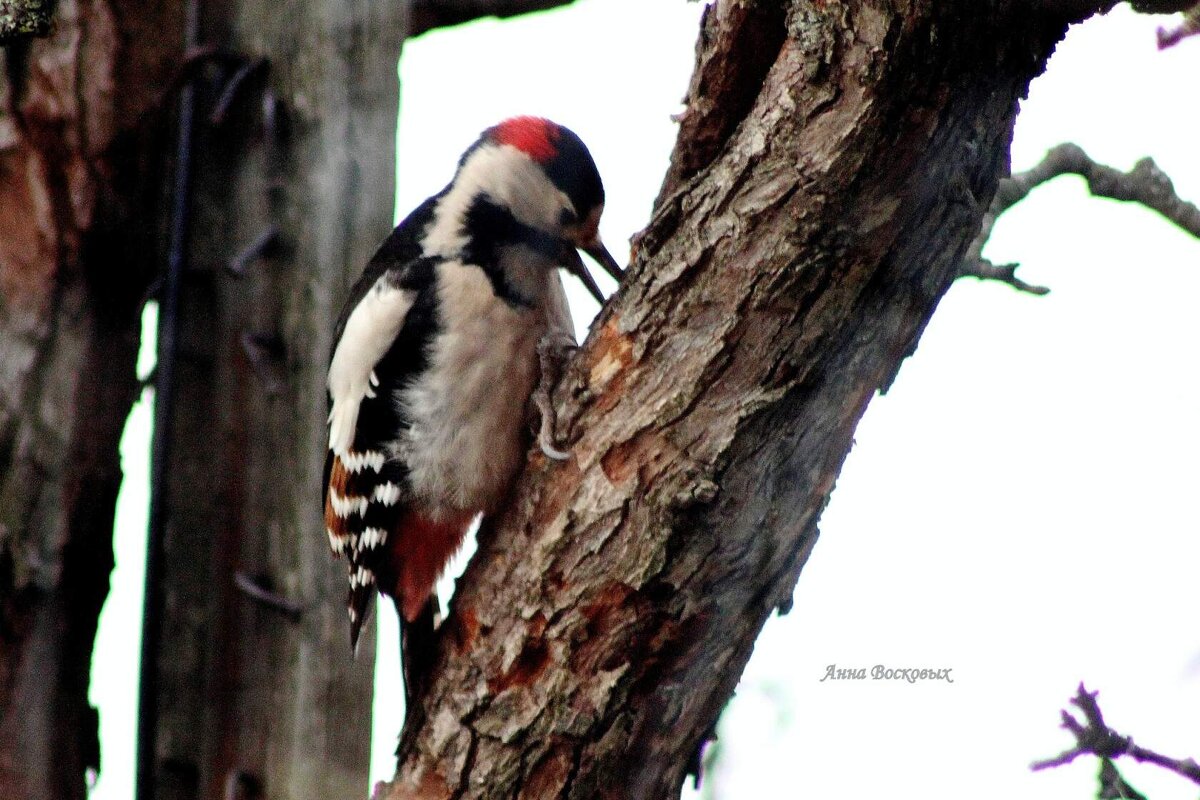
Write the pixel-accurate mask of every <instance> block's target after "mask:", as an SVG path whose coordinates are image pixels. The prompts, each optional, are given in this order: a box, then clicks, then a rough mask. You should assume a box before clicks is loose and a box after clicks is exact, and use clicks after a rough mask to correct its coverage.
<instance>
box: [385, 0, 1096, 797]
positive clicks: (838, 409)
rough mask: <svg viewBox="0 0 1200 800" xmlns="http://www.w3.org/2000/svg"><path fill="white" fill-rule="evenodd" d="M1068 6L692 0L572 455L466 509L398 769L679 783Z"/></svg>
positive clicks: (522, 783)
mask: <svg viewBox="0 0 1200 800" xmlns="http://www.w3.org/2000/svg"><path fill="white" fill-rule="evenodd" d="M1066 5H1069V6H1072V7H1073V8H1072V9H1071V11H1072V12H1078V13H1079V14H1080V15H1081V16H1082V15H1084V14H1086V13H1087V12H1088V11H1090V10H1095V9H1087V10H1082V9H1078V8H1074V6H1082V5H1084V4H1083V3H1067V4H1066ZM1110 5H1111V4H1110ZM1067 16H1068V15H1067V13H1066V12H1064V11H1063V10H1062V9H1061V8H1058V4H1055V3H1045V4H1038V3H1033V2H1008V1H1006V0H991V1H990V2H978V3H973V4H970V6H969V7H968V6H964V5H961V4H954V3H880V2H871V1H870V0H847V2H840V3H813V2H809V1H808V0H793V1H792V2H790V3H776V2H754V1H753V0H728V1H723V2H721V3H718V4H716V5H715V6H710V8H709V9H708V11H707V14H706V16H705V19H704V24H703V32H702V35H701V39H700V44H699V46H698V52H697V72H696V74H695V76H694V78H693V81H692V85H691V88H690V90H689V96H688V98H687V102H688V108H687V112H686V114H685V116H684V119H683V121H682V125H681V130H680V135H679V141H678V143H677V146H676V152H675V155H674V159H673V163H672V167H671V170H670V172H669V174H668V177H667V180H666V182H665V185H664V187H663V190H662V193H661V195H660V198H659V201H658V203H657V207H656V210H655V213H654V216H653V219H652V221H651V223H650V225H649V227H648V228H647V229H646V231H645V232H644V233H643V234H642V235H641V237H640V239H639V241H638V242H637V247H636V252H635V256H634V261H633V264H632V266H631V268H630V272H629V275H628V276H627V278H626V280H625V281H624V283H623V286H622V288H621V291H620V294H619V296H618V297H617V298H616V299H615V300H614V301H613V302H611V303H610V304H609V305H608V307H607V308H606V309H605V310H604V312H603V313H602V314H601V316H600V318H599V319H598V320H597V322H596V324H595V326H594V327H593V330H592V334H591V336H590V337H589V338H588V341H587V342H586V343H585V345H584V346H583V348H582V350H581V352H580V353H579V354H578V356H577V358H576V359H575V360H574V362H573V365H572V367H571V369H570V370H569V371H568V373H567V376H566V378H565V379H564V381H563V382H562V384H561V385H560V386H559V387H558V390H557V392H556V401H557V406H558V410H559V419H560V432H562V433H565V434H567V438H568V440H569V441H571V442H572V444H571V450H572V453H573V458H572V459H571V460H570V461H569V462H567V463H565V464H558V463H550V462H547V461H546V459H544V458H543V457H542V456H541V455H540V454H538V453H534V454H533V456H532V459H531V464H530V466H529V468H528V469H527V471H526V474H525V475H524V476H523V478H522V479H521V481H520V482H519V484H518V486H517V488H516V490H515V494H514V498H513V500H512V503H511V504H510V506H509V508H508V511H507V512H506V513H505V514H503V515H502V516H501V517H500V518H499V519H497V520H496V521H495V523H494V526H492V529H491V530H488V531H485V532H484V534H483V535H482V536H481V541H480V547H479V552H478V554H477V555H476V556H475V558H474V560H473V561H472V563H471V565H470V567H469V568H468V570H467V573H466V575H465V576H464V578H463V579H462V580H461V581H460V583H459V587H460V588H459V592H458V594H457V596H456V597H455V600H454V603H453V609H452V612H451V615H450V617H449V619H448V620H447V622H446V624H445V625H444V627H443V628H442V631H443V632H444V633H443V635H442V636H441V638H440V642H439V651H438V654H437V659H436V664H435V667H434V669H433V675H434V677H433V679H432V680H431V682H430V684H429V685H428V686H427V687H426V691H425V692H424V694H423V695H422V696H421V698H420V701H419V704H418V706H417V707H416V708H415V709H413V712H412V713H411V714H410V718H409V720H408V721H407V722H406V727H405V731H404V735H403V737H402V741H401V748H400V753H399V756H400V761H399V768H398V771H397V776H396V780H395V782H394V783H393V784H392V786H391V787H390V790H389V793H388V796H389V797H391V798H397V799H398V798H450V797H454V798H464V797H472V798H510V797H520V798H523V799H524V798H528V799H529V800H533V798H567V797H570V798H595V797H611V798H667V797H674V796H677V794H678V792H679V789H680V785H681V783H682V781H683V779H684V777H685V773H686V771H687V769H688V767H689V765H690V764H691V763H693V761H694V757H695V755H696V753H697V751H698V748H699V747H700V746H701V744H702V743H703V742H704V740H705V738H706V737H707V736H708V735H709V734H710V732H711V731H712V729H713V726H714V724H715V721H716V719H717V715H718V713H719V712H720V710H721V708H722V707H723V706H724V704H725V702H726V701H727V699H728V698H729V696H730V695H731V693H732V691H733V688H734V686H735V684H736V681H737V680H738V677H739V676H740V674H741V671H742V668H743V666H744V665H745V663H746V660H747V659H748V658H749V655H750V652H751V648H752V645H753V642H754V639H755V637H756V636H757V634H758V632H759V630H760V628H761V627H762V625H763V623H764V621H765V620H766V618H767V616H768V615H769V614H770V613H771V612H772V611H773V610H774V609H776V608H781V609H783V610H786V609H788V608H789V606H790V604H791V600H790V598H791V593H792V590H793V587H794V585H795V582H796V579H797V577H798V575H799V572H800V570H801V568H802V567H803V565H804V562H805V560H806V559H807V557H808V554H809V553H810V552H811V550H812V546H813V544H814V543H815V541H816V538H817V520H818V517H819V515H820V513H821V510H822V509H823V508H824V506H825V504H826V501H827V499H828V497H829V493H830V491H831V490H832V488H833V485H834V481H835V479H836V477H837V474H838V471H839V470H840V468H841V465H842V462H843V459H844V458H845V456H846V454H847V452H848V450H849V448H850V446H851V443H852V436H853V432H854V428H855V425H856V424H857V422H858V420H859V418H860V417H861V415H862V413H863V411H864V410H865V408H866V405H867V403H868V402H869V401H870V399H871V397H872V396H873V395H874V394H875V392H876V391H880V390H885V389H886V388H887V386H888V384H889V383H890V381H891V379H892V377H893V376H894V375H895V373H896V371H897V370H898V369H899V366H900V364H901V362H902V361H903V359H904V358H905V357H906V356H907V355H908V354H909V353H910V352H912V350H913V348H914V347H915V345H916V341H917V338H918V337H919V335H920V333H921V331H922V329H923V328H924V326H925V324H926V322H927V321H928V319H929V317H930V315H931V314H932V313H933V310H934V308H935V307H936V305H937V303H938V301H939V299H940V298H941V297H942V295H943V294H944V292H945V291H946V289H947V287H948V286H949V284H950V282H951V281H952V280H953V279H954V277H955V275H956V274H957V271H958V266H959V263H960V261H961V259H962V257H963V255H964V253H965V251H966V249H967V248H968V246H969V245H970V243H971V240H972V239H973V237H974V236H975V234H976V232H977V231H978V230H979V225H980V220H981V218H982V216H983V213H984V211H985V210H986V208H987V206H988V203H989V201H990V199H991V197H992V195H993V193H994V191H995V188H996V184H997V181H998V179H999V178H1000V177H1002V176H1003V175H1005V174H1006V173H1007V154H1008V146H1009V140H1010V136H1011V132H1012V126H1013V121H1014V117H1015V115H1016V111H1017V100H1018V98H1019V97H1021V96H1022V95H1023V94H1024V93H1025V91H1026V89H1027V87H1028V84H1029V81H1030V80H1031V79H1032V78H1033V77H1034V76H1035V75H1037V74H1038V73H1039V72H1041V70H1042V69H1043V67H1044V65H1045V62H1046V59H1047V57H1048V56H1049V53H1050V51H1051V50H1052V48H1053V47H1054V45H1055V43H1056V42H1057V41H1058V40H1059V39H1060V38H1061V37H1062V35H1063V34H1064V32H1065V29H1066V25H1067V22H1068V18H1067Z"/></svg>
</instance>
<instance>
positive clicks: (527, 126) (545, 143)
mask: <svg viewBox="0 0 1200 800" xmlns="http://www.w3.org/2000/svg"><path fill="white" fill-rule="evenodd" d="M492 139H493V140H494V141H495V142H497V143H498V144H508V145H512V146H513V147H515V148H517V149H518V150H520V151H521V152H523V153H526V154H527V155H528V156H529V157H530V158H532V159H533V160H534V161H537V162H540V163H545V162H547V161H549V160H550V159H552V158H554V156H555V154H556V153H557V152H558V147H557V145H555V142H556V141H558V126H557V125H555V124H554V123H553V122H551V121H550V120H548V119H542V118H541V117H513V118H512V119H506V120H504V122H501V123H500V124H499V125H497V126H496V127H495V128H493V129H492Z"/></svg>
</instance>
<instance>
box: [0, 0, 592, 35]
mask: <svg viewBox="0 0 1200 800" xmlns="http://www.w3.org/2000/svg"><path fill="white" fill-rule="evenodd" d="M0 1H2V0H0ZM572 2H573V0H413V2H412V9H411V11H410V12H409V13H410V17H409V30H408V35H409V37H410V38H411V37H413V36H420V35H421V34H422V33H427V32H429V31H431V30H433V29H435V28H446V27H449V26H451V25H461V24H463V23H464V22H470V21H471V20H475V19H479V18H480V17H502V18H503V17H515V16H517V15H519V14H528V13H530V12H532V11H545V10H547V9H550V8H558V7H559V6H565V5H569V4H570V3H572Z"/></svg>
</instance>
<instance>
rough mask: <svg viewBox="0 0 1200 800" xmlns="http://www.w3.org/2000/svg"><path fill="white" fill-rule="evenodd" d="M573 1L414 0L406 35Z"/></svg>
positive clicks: (540, 9)
mask: <svg viewBox="0 0 1200 800" xmlns="http://www.w3.org/2000/svg"><path fill="white" fill-rule="evenodd" d="M571 2H573V0H413V3H412V10H411V12H410V14H411V16H410V17H409V28H408V35H409V37H413V36H420V35H421V34H422V33H426V32H428V31H431V30H433V29H434V28H446V27H449V26H451V25H461V24H462V23H464V22H470V21H471V20H474V19H479V18H480V17H515V16H517V15H519V14H528V13H529V12H531V11H545V10H547V9H550V8H558V7H559V6H565V5H569V4H570V3H571Z"/></svg>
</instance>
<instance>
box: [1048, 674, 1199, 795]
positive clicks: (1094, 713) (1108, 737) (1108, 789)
mask: <svg viewBox="0 0 1200 800" xmlns="http://www.w3.org/2000/svg"><path fill="white" fill-rule="evenodd" d="M1097 694H1099V693H1098V692H1089V691H1088V690H1087V689H1086V688H1085V687H1084V685H1083V684H1082V683H1081V684H1079V689H1078V691H1077V692H1076V694H1075V696H1074V697H1073V698H1071V704H1072V705H1073V706H1075V707H1076V708H1078V709H1079V710H1080V711H1081V712H1083V721H1082V722H1081V721H1080V720H1078V719H1076V718H1075V716H1074V715H1072V713H1071V712H1070V711H1067V710H1066V709H1064V710H1063V712H1062V727H1063V728H1065V729H1066V730H1068V731H1070V732H1071V734H1072V735H1073V736H1074V737H1075V746H1074V747H1072V748H1071V749H1069V750H1065V751H1063V752H1062V753H1059V754H1058V755H1057V756H1055V757H1053V758H1047V759H1044V760H1042V761H1035V762H1033V764H1032V765H1031V769H1033V770H1035V771H1036V770H1042V769H1050V768H1052V767H1061V766H1063V765H1064V764H1070V763H1071V762H1072V761H1074V760H1075V759H1076V758H1078V757H1079V756H1083V755H1093V756H1098V757H1100V758H1101V759H1103V760H1104V762H1105V764H1102V765H1101V770H1100V782H1101V787H1100V796H1101V797H1133V796H1136V795H1137V792H1136V790H1134V789H1133V787H1131V786H1129V784H1127V783H1125V779H1124V778H1122V777H1121V775H1120V773H1119V772H1117V770H1116V767H1115V766H1113V765H1112V764H1111V761H1112V760H1113V759H1116V758H1119V757H1121V756H1129V757H1131V758H1133V759H1134V760H1135V761H1141V762H1145V763H1149V764H1157V765H1158V766H1160V767H1162V768H1163V769H1166V770H1169V771H1171V772H1174V773H1175V774H1176V775H1179V776H1181V777H1184V778H1187V779H1188V780H1190V781H1191V782H1192V783H1195V784H1198V785H1200V764H1197V763H1196V761H1195V760H1194V759H1191V758H1185V759H1175V758H1168V757H1167V756H1164V755H1160V754H1159V753H1156V752H1154V751H1153V750H1147V749H1146V748H1144V747H1141V746H1139V745H1136V744H1134V743H1133V738H1132V737H1130V736H1122V735H1121V734H1119V733H1117V732H1116V731H1114V730H1113V729H1112V728H1110V727H1108V725H1107V724H1106V723H1105V722H1104V715H1103V714H1102V713H1101V711H1100V706H1099V704H1097V702H1096V696H1097ZM1116 789H1120V791H1115V790H1116Z"/></svg>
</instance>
